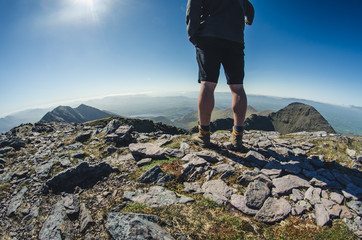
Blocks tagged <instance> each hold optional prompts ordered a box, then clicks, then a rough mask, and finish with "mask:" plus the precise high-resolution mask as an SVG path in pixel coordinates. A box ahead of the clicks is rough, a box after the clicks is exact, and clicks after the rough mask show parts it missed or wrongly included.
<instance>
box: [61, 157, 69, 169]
mask: <svg viewBox="0 0 362 240" xmlns="http://www.w3.org/2000/svg"><path fill="white" fill-rule="evenodd" d="M59 163H60V165H61V166H62V167H70V166H72V163H71V162H70V160H69V158H60V159H59Z"/></svg>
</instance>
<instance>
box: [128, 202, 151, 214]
mask: <svg viewBox="0 0 362 240" xmlns="http://www.w3.org/2000/svg"><path fill="white" fill-rule="evenodd" d="M122 212H125V213H126V212H131V213H139V214H156V215H157V211H156V210H155V209H153V208H150V207H149V206H147V205H145V204H142V203H131V204H129V205H127V206H126V207H125V208H124V209H123V210H122Z"/></svg>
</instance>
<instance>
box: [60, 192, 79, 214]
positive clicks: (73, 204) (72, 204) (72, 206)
mask: <svg viewBox="0 0 362 240" xmlns="http://www.w3.org/2000/svg"><path fill="white" fill-rule="evenodd" d="M63 205H64V208H65V212H66V214H67V215H68V217H69V218H75V217H77V216H78V214H79V209H80V206H79V201H78V198H77V197H76V196H75V195H73V194H67V195H65V196H64V197H63Z"/></svg>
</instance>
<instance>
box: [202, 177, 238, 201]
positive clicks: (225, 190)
mask: <svg viewBox="0 0 362 240" xmlns="http://www.w3.org/2000/svg"><path fill="white" fill-rule="evenodd" d="M201 189H202V191H203V192H204V193H212V194H217V195H221V196H224V197H225V198H227V199H230V197H231V195H232V194H234V192H235V191H236V190H235V189H233V188H230V187H229V186H228V185H227V184H226V183H225V182H224V181H223V180H220V179H218V180H210V181H207V182H205V183H204V184H203V185H202V187H201Z"/></svg>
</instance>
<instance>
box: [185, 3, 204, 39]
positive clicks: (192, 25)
mask: <svg viewBox="0 0 362 240" xmlns="http://www.w3.org/2000/svg"><path fill="white" fill-rule="evenodd" d="M201 14H202V0H188V2H187V10H186V24H187V34H188V36H189V40H190V42H192V43H193V44H194V45H195V44H196V33H197V31H198V30H199V28H200V23H201Z"/></svg>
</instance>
